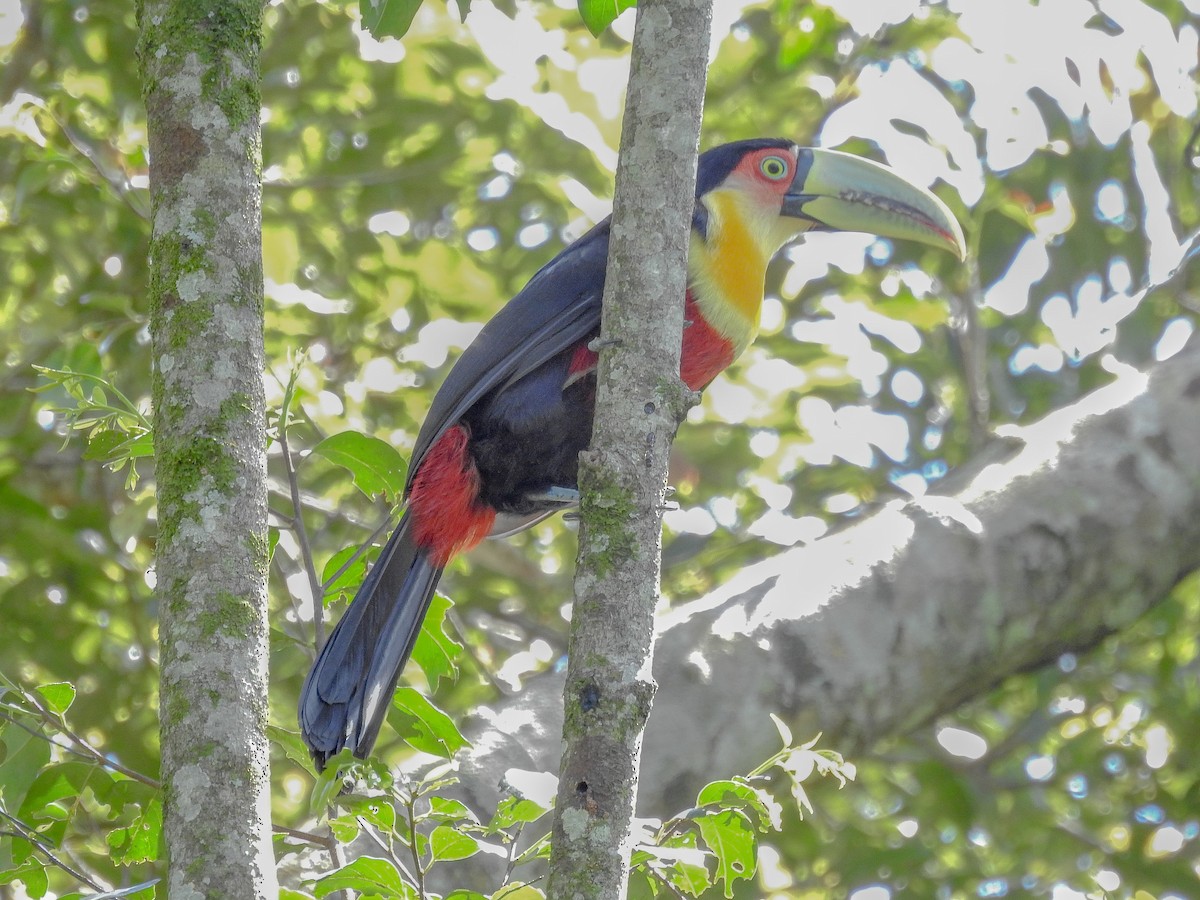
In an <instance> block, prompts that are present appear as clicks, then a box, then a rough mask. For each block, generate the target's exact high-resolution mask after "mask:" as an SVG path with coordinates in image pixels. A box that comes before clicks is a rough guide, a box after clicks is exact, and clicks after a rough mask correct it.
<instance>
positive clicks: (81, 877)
mask: <svg viewBox="0 0 1200 900" xmlns="http://www.w3.org/2000/svg"><path fill="white" fill-rule="evenodd" d="M0 817H3V818H4V820H5V821H7V822H10V823H11V824H12V826H13V828H15V829H17V830H16V831H15V832H0V834H8V835H10V836H12V837H19V838H23V839H25V840H27V841H29V843H31V844H33V846H35V847H37V849H38V850H39V851H41V853H42V854H44V855H45V857H46V858H47V859H48V860H50V862H52V863H54V865H56V866H58V867H59V868H60V869H62V870H63V871H64V872H66V873H68V874H69V875H70V876H71V877H73V878H75V879H77V880H78V881H82V882H83V883H84V884H86V885H87V886H88V887H90V888H91V889H92V890H94V891H104V890H107V888H105V887H104V886H103V885H101V884H97V883H96V882H95V881H93V880H92V879H91V878H89V877H88V876H87V874H86V873H84V872H80V871H79V870H78V869H75V868H73V867H72V866H70V865H68V864H67V863H66V862H64V861H63V860H61V859H59V858H58V856H57V855H56V854H55V853H54V851H53V850H52V849H51V848H50V847H49V846H47V844H46V842H45V841H43V840H42V837H41V835H39V834H38V833H37V832H36V831H35V830H34V829H32V828H30V827H29V826H28V825H26V824H25V823H24V822H22V821H21V820H20V819H18V818H17V817H16V816H12V815H9V814H8V812H7V811H5V810H4V809H3V807H0Z"/></svg>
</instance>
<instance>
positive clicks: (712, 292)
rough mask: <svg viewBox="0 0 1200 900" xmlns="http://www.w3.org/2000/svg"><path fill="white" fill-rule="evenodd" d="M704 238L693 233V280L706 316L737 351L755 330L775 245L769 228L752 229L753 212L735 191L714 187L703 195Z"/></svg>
mask: <svg viewBox="0 0 1200 900" xmlns="http://www.w3.org/2000/svg"><path fill="white" fill-rule="evenodd" d="M704 203H705V206H706V207H707V209H708V213H709V219H708V237H707V240H706V239H704V238H701V237H700V236H699V235H697V234H693V235H692V246H691V255H690V256H689V260H690V268H691V282H692V286H693V294H694V296H695V299H696V302H697V303H698V304H699V306H700V311H701V312H702V313H703V314H704V318H705V319H706V320H707V321H708V322H709V324H710V325H712V326H713V327H714V328H715V329H716V330H717V331H718V332H720V333H721V334H722V336H724V337H725V338H727V339H728V340H729V341H731V342H732V343H733V345H734V350H735V353H736V354H740V353H741V352H742V351H743V350H745V349H746V347H747V346H748V345H749V344H750V342H751V341H753V340H754V337H755V335H756V334H757V333H758V321H759V315H760V313H761V312H762V300H763V283H764V282H765V280H766V273H767V263H768V262H770V259H771V256H772V254H774V252H775V250H777V249H778V246H779V245H778V243H776V241H777V237H776V235H775V234H773V233H771V232H772V231H773V229H771V228H769V227H766V228H756V227H755V225H756V219H757V218H758V217H757V216H755V215H754V211H753V210H747V209H745V208H744V204H745V203H746V200H745V198H744V197H743V196H742V195H741V193H740V192H738V191H734V190H721V189H717V190H715V191H711V192H710V193H709V194H707V195H706V196H705V198H704Z"/></svg>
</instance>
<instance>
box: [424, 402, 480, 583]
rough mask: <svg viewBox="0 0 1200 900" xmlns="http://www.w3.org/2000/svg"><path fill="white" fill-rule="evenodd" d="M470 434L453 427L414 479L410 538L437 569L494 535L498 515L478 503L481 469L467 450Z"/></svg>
mask: <svg viewBox="0 0 1200 900" xmlns="http://www.w3.org/2000/svg"><path fill="white" fill-rule="evenodd" d="M470 439H471V434H470V432H469V431H468V430H467V427H466V426H465V425H455V426H454V427H453V428H451V429H449V430H448V431H447V432H446V433H445V434H443V435H442V436H441V437H440V438H438V439H437V440H436V441H435V442H434V444H433V446H432V447H430V448H429V452H428V453H427V454H425V458H424V459H423V460H421V467H420V468H419V469H418V470H417V475H416V477H415V478H414V479H413V484H412V491H411V492H410V493H409V498H408V509H409V513H410V515H411V516H412V520H413V538H414V539H415V540H416V542H417V545H418V546H421V547H428V548H429V549H430V557H431V559H432V561H433V563H434V564H435V565H437V566H445V565H446V564H447V563H449V562H450V560H451V559H453V558H454V557H455V556H457V555H458V554H460V553H464V552H465V551H467V550H470V549H471V548H472V547H474V546H475V545H476V544H478V543H479V542H480V541H482V540H483V539H484V538H485V537H487V536H488V534H489V533H490V532H491V530H492V524H493V523H494V522H495V521H496V511H495V510H494V509H492V508H491V507H490V506H488V505H487V504H485V503H481V502H480V500H479V470H478V469H476V468H475V460H473V459H472V458H471V454H470V452H469V451H468V450H467V443H468V442H469V441H470Z"/></svg>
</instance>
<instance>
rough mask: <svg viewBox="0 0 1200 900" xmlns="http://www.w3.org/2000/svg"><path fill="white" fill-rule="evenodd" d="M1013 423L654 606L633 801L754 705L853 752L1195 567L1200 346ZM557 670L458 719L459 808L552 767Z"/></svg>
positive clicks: (654, 805) (696, 771)
mask: <svg viewBox="0 0 1200 900" xmlns="http://www.w3.org/2000/svg"><path fill="white" fill-rule="evenodd" d="M1011 432H1012V433H1011V435H1006V439H1005V440H1004V442H1002V443H997V444H996V445H995V446H994V448H993V449H992V451H990V452H987V453H985V454H984V456H983V457H981V458H980V459H978V460H976V461H974V462H973V463H972V464H971V465H970V466H968V467H966V468H964V469H963V470H962V471H961V472H960V473H958V474H957V475H956V476H955V477H954V479H953V481H952V483H950V484H947V485H945V486H944V490H945V491H946V493H945V494H938V495H930V496H928V497H925V498H922V499H918V500H908V501H902V500H896V501H894V502H892V503H889V504H888V505H887V506H885V507H884V508H883V509H882V510H881V511H879V512H878V513H876V514H875V515H874V516H871V517H870V518H868V519H866V520H864V521H862V522H860V523H859V524H856V525H854V526H851V527H849V528H846V529H845V530H843V531H841V532H839V533H837V534H834V535H831V536H830V537H827V538H825V539H823V540H820V541H817V542H815V543H813V544H811V545H808V546H802V547H796V548H793V549H790V550H787V551H784V552H783V553H780V554H778V555H777V556H775V557H773V558H771V559H768V560H765V561H764V562H762V563H759V564H758V565H756V566H753V567H751V568H748V569H746V570H745V571H743V572H742V573H741V574H740V575H739V576H737V577H736V578H735V579H734V580H733V581H732V582H731V583H730V584H729V585H727V586H726V587H725V588H723V589H721V590H719V591H716V592H714V593H713V594H712V595H711V596H709V597H706V598H704V599H701V600H698V601H696V602H695V603H692V604H689V605H687V606H685V607H682V608H681V609H679V610H676V611H674V612H672V613H671V614H670V615H669V616H668V617H666V618H665V619H664V620H663V621H660V622H659V627H660V637H659V639H658V644H657V649H656V654H655V666H654V673H655V676H656V678H657V679H658V683H659V693H658V697H657V702H656V704H655V707H654V715H653V716H651V718H650V723H649V726H648V729H647V732H646V744H645V759H644V761H643V764H642V768H641V790H640V792H639V805H640V807H641V811H642V813H643V814H645V815H655V816H662V815H670V814H672V813H674V812H677V811H679V810H680V809H684V808H687V807H688V806H690V805H691V804H692V803H693V802H694V798H695V792H696V790H697V789H698V788H699V787H700V786H701V785H703V784H704V783H705V782H707V781H710V780H712V779H713V778H719V777H725V776H728V775H732V774H735V773H739V772H746V771H748V770H749V769H750V768H751V767H752V766H754V765H755V764H757V763H758V762H760V761H761V760H762V759H764V758H765V757H767V756H768V755H769V754H770V753H771V752H773V751H774V750H775V749H777V747H778V736H777V734H776V732H775V729H774V727H773V726H772V724H771V722H770V721H769V718H768V713H770V712H775V713H777V714H779V715H781V716H782V717H783V718H784V719H785V720H787V721H788V722H789V723H790V724H791V725H792V729H793V732H794V733H795V734H797V735H798V736H811V735H814V734H816V733H817V732H818V731H819V732H822V733H823V734H824V737H823V738H822V745H823V746H826V747H833V748H836V749H838V750H841V751H843V752H851V753H853V752H862V751H863V750H865V749H866V748H867V747H869V746H870V744H871V743H873V742H875V741H877V740H879V739H881V738H884V737H886V736H888V735H892V734H896V733H899V732H903V731H906V730H909V729H912V728H914V727H916V726H917V725H919V724H921V723H923V722H926V721H928V720H929V719H930V718H932V717H934V716H936V715H937V714H939V713H942V712H946V711H948V710H951V709H953V708H954V707H955V706H957V705H959V704H961V703H963V702H964V701H966V700H968V699H970V698H972V697H976V696H978V695H980V694H981V693H983V692H985V691H987V690H988V689H989V688H991V687H992V686H993V685H995V684H996V683H997V682H999V681H1001V680H1002V679H1003V678H1005V677H1007V676H1009V675H1013V674H1016V673H1019V672H1022V671H1025V670H1028V669H1030V668H1034V667H1036V666H1039V665H1044V664H1046V663H1049V662H1053V661H1054V660H1056V659H1058V657H1059V656H1060V655H1061V654H1063V653H1065V652H1079V651H1083V650H1087V649H1088V648H1090V647H1094V646H1095V645H1096V644H1097V643H1098V642H1099V641H1101V640H1102V639H1103V638H1105V637H1106V636H1108V635H1110V634H1112V633H1113V632H1115V631H1117V630H1119V629H1120V628H1122V627H1123V626H1125V625H1127V624H1129V623H1130V622H1132V621H1133V620H1134V619H1136V618H1137V617H1138V616H1140V615H1141V614H1142V613H1144V612H1146V611H1147V610H1148V609H1150V608H1151V607H1152V606H1154V605H1155V604H1157V603H1158V602H1159V601H1161V600H1163V599H1164V598H1165V597H1166V596H1167V595H1168V594H1169V592H1170V591H1171V589H1172V587H1174V585H1176V584H1177V583H1178V582H1179V581H1180V580H1181V579H1182V578H1183V577H1184V576H1186V575H1187V574H1188V573H1189V572H1192V571H1194V570H1195V569H1197V568H1198V567H1200V453H1198V452H1197V450H1196V448H1197V447H1200V346H1196V345H1195V344H1193V346H1192V347H1191V348H1190V349H1188V350H1186V351H1185V352H1183V353H1181V354H1180V355H1179V356H1178V357H1176V358H1174V359H1171V360H1169V361H1167V362H1165V363H1162V364H1160V365H1158V366H1157V367H1156V368H1155V369H1154V371H1153V373H1152V374H1151V375H1150V376H1148V377H1147V376H1145V375H1142V374H1139V373H1127V374H1123V375H1121V377H1120V378H1118V379H1117V381H1116V382H1115V383H1113V384H1111V385H1108V386H1107V387H1104V388H1101V389H1100V390H1097V391H1095V392H1094V393H1092V394H1090V395H1088V396H1087V397H1085V398H1083V399H1082V400H1080V401H1078V402H1077V403H1075V404H1073V405H1071V406H1069V407H1067V408H1065V409H1062V410H1060V411H1058V412H1055V413H1053V414H1051V415H1049V416H1047V417H1046V418H1045V419H1043V420H1042V421H1041V422H1038V423H1035V424H1033V425H1030V426H1028V427H1024V428H1013V429H1011ZM560 686H561V680H560V679H559V678H558V677H556V676H551V675H547V676H544V677H542V678H539V679H537V680H535V681H533V682H531V683H530V684H528V685H527V686H526V688H525V690H524V691H522V692H521V693H520V694H519V695H517V696H515V697H514V698H512V701H511V704H510V705H509V706H508V707H500V708H498V709H496V710H494V711H491V712H488V713H487V720H483V721H478V722H476V723H474V725H473V727H471V728H469V729H468V735H469V736H470V737H471V739H472V741H473V742H474V746H475V748H477V749H476V750H474V751H472V753H471V754H470V755H468V756H467V758H465V759H463V760H462V763H463V771H462V774H463V778H464V790H465V796H464V798H463V799H465V800H466V801H467V802H468V803H469V804H470V805H472V806H473V807H474V808H476V809H488V808H490V807H491V806H492V805H494V804H495V802H496V792H495V786H496V785H497V784H498V783H499V781H500V776H501V775H502V774H503V772H504V771H505V770H506V769H508V768H510V767H517V768H526V769H534V770H546V769H553V768H554V766H555V765H556V763H557V756H558V752H559V745H558V743H557V742H556V741H555V740H554V736H555V733H556V729H557V725H558V723H557V715H558V704H557V693H558V691H559V690H560V689H561V688H560ZM495 722H504V723H506V727H505V728H503V729H501V728H497V727H496V726H495V725H494V724H493V723H495ZM513 722H522V723H525V724H524V725H523V727H521V728H519V729H513V728H512V727H511V723H513Z"/></svg>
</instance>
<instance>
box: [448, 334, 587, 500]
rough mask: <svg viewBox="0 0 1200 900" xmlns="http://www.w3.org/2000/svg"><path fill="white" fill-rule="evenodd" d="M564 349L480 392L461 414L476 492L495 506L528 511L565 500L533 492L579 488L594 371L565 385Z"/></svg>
mask: <svg viewBox="0 0 1200 900" xmlns="http://www.w3.org/2000/svg"><path fill="white" fill-rule="evenodd" d="M569 361H570V355H569V354H563V355H561V356H560V357H557V358H556V359H554V360H551V361H550V362H549V363H547V364H546V365H545V366H543V367H541V368H540V369H538V370H537V371H535V372H532V373H530V374H529V375H528V376H526V377H525V378H522V379H521V380H520V381H518V382H517V383H516V384H513V385H510V386H507V387H506V388H504V389H503V390H500V391H496V392H494V393H492V394H489V395H487V396H485V397H484V398H483V399H482V400H481V401H480V402H479V403H477V404H475V406H473V407H472V408H471V410H470V411H469V412H468V413H467V415H465V416H464V417H463V421H464V422H465V423H466V424H467V425H468V426H469V427H470V429H471V442H470V444H469V448H470V452H471V456H472V457H473V458H474V460H475V465H476V467H477V468H478V470H479V478H480V491H479V496H480V499H481V500H483V502H484V503H487V504H488V505H489V506H491V507H492V508H493V509H495V510H496V511H497V512H502V513H515V514H517V515H522V516H523V515H528V514H532V513H537V512H540V511H549V510H553V509H560V508H561V506H562V504H561V503H555V502H552V501H546V500H538V499H536V498H534V497H531V495H536V494H540V493H544V492H545V491H546V490H547V489H548V488H552V487H564V488H575V487H577V480H578V474H579V453H580V451H582V450H584V449H586V448H587V445H588V443H589V442H590V441H591V438H592V415H593V410H594V407H595V402H596V376H595V373H594V372H593V373H590V374H588V375H585V376H584V377H582V378H580V379H579V380H577V381H576V382H574V383H573V384H572V385H570V387H568V388H567V389H566V390H563V388H562V385H563V384H564V383H565V382H566V380H567V368H568V365H569Z"/></svg>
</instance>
